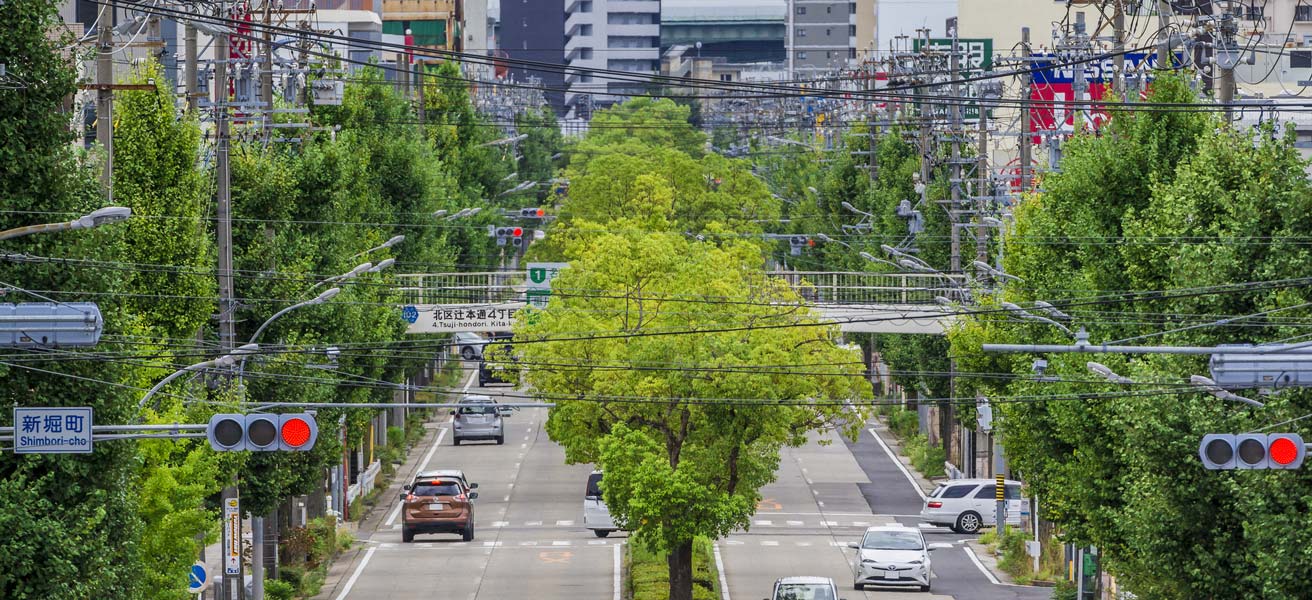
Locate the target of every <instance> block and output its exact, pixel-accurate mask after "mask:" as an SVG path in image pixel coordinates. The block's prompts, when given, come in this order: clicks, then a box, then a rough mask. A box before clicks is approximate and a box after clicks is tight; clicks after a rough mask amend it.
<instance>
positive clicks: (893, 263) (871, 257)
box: [857, 252, 901, 267]
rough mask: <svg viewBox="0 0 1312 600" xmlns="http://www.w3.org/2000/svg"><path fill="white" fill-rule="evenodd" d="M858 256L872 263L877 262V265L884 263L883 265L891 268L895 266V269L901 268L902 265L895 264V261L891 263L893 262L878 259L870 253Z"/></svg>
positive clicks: (860, 253)
mask: <svg viewBox="0 0 1312 600" xmlns="http://www.w3.org/2000/svg"><path fill="white" fill-rule="evenodd" d="M857 254H859V255H860V256H861V258H864V259H866V260H868V261H870V262H877V263H883V264H886V265H891V266H894V267H901V265H899V264H897V263H895V262H893V261H891V260H884V259H882V258H876V257H875V255H873V254H871V253H869V252H858V253H857Z"/></svg>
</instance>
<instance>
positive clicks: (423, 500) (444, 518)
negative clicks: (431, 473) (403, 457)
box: [401, 477, 478, 542]
mask: <svg viewBox="0 0 1312 600" xmlns="http://www.w3.org/2000/svg"><path fill="white" fill-rule="evenodd" d="M405 490H406V492H405V493H403V494H401V501H402V502H403V504H402V505H401V541H404V542H413V541H414V540H415V534H416V533H459V534H460V535H461V536H462V537H463V538H464V540H465V541H466V542H469V541H473V539H474V503H473V500H474V499H475V498H477V497H478V492H474V491H470V490H468V489H466V488H465V484H464V482H463V481H460V480H459V479H455V478H450V477H448V478H445V479H443V478H433V479H417V480H415V482H414V484H413V485H410V486H407V487H406V488H405Z"/></svg>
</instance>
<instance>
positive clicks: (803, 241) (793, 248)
mask: <svg viewBox="0 0 1312 600" xmlns="http://www.w3.org/2000/svg"><path fill="white" fill-rule="evenodd" d="M813 246H815V240H813V239H811V238H810V237H807V236H805V235H793V236H789V237H788V253H789V254H792V255H793V256H801V254H802V248H808V247H813Z"/></svg>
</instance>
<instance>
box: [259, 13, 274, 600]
mask: <svg viewBox="0 0 1312 600" xmlns="http://www.w3.org/2000/svg"><path fill="white" fill-rule="evenodd" d="M272 9H273V5H272V3H271V2H270V0H264V52H263V56H262V57H261V60H260V103H261V104H263V105H264V119H263V122H264V141H265V142H266V143H267V142H268V141H269V140H270V139H271V138H272V137H273V136H272V133H273V127H272V125H273V32H272V31H271V30H270V29H269V24H270V20H271V18H270V17H271V16H272V15H270V12H271V11H272ZM261 597H262V596H256V598H261Z"/></svg>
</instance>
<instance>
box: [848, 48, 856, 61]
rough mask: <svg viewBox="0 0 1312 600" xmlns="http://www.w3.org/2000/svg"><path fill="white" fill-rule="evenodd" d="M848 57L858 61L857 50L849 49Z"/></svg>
mask: <svg viewBox="0 0 1312 600" xmlns="http://www.w3.org/2000/svg"><path fill="white" fill-rule="evenodd" d="M847 57H848V58H850V59H852V60H856V48H848V49H847Z"/></svg>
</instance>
